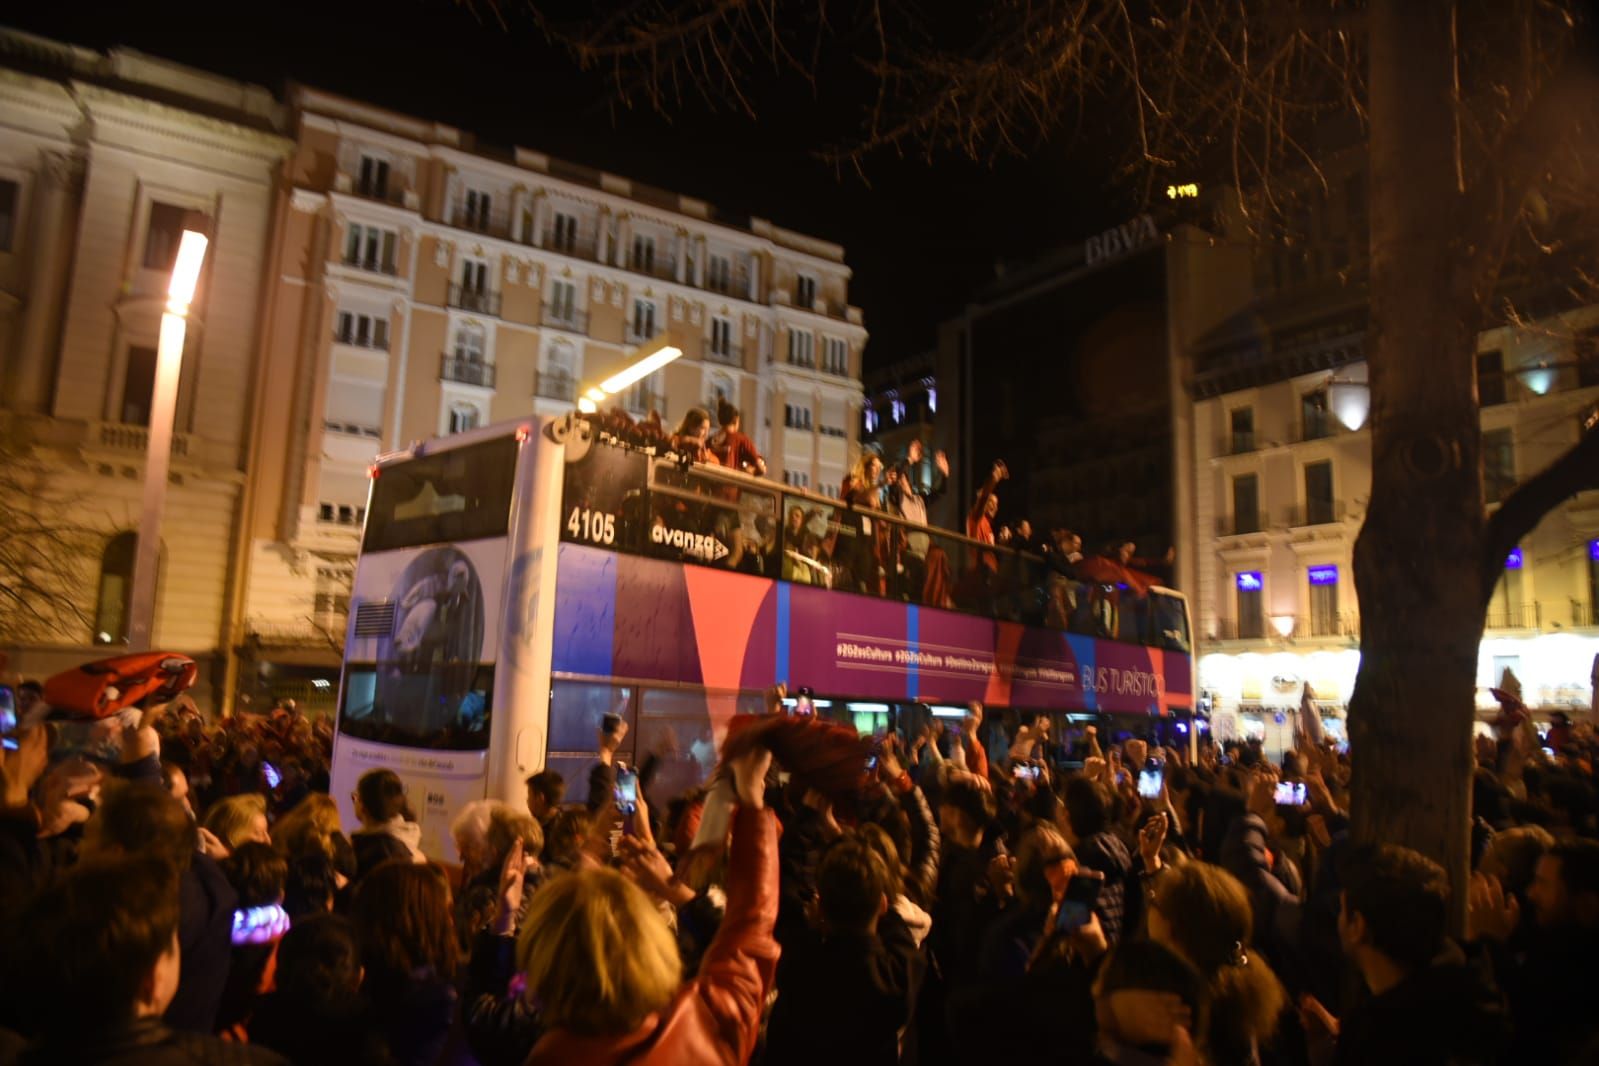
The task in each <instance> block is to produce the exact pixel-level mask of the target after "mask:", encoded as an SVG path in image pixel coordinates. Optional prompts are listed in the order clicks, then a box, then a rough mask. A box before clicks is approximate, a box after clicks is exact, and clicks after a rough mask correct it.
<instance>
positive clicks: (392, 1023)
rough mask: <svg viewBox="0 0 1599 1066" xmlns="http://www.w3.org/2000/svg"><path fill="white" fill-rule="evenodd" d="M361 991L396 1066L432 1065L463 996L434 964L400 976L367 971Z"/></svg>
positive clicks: (442, 1045)
mask: <svg viewBox="0 0 1599 1066" xmlns="http://www.w3.org/2000/svg"><path fill="white" fill-rule="evenodd" d="M361 995H362V996H363V997H364V998H365V999H366V1002H367V1005H368V1006H369V1007H370V1008H371V1011H372V1020H373V1021H374V1023H376V1025H377V1027H378V1029H379V1030H380V1031H381V1032H382V1034H383V1038H384V1040H385V1041H386V1042H387V1043H388V1046H389V1054H390V1055H391V1056H392V1057H393V1059H394V1061H395V1063H396V1064H397V1066H433V1064H434V1063H436V1062H438V1061H439V1054H440V1053H441V1052H442V1051H443V1050H444V1045H445V1043H446V1041H447V1040H448V1039H449V1036H450V1026H451V1025H452V1024H453V1023H454V1021H455V1011H456V1005H457V1004H458V1003H459V1001H460V996H459V994H458V993H457V992H456V990H455V985H454V984H453V983H451V982H449V981H446V980H443V979H442V978H440V977H439V976H437V975H436V974H435V973H434V972H433V970H432V968H431V967H427V968H423V969H419V970H417V971H415V972H414V973H409V974H397V973H390V972H385V971H373V970H370V969H369V970H367V972H366V978H365V979H364V980H363V981H362V982H361Z"/></svg>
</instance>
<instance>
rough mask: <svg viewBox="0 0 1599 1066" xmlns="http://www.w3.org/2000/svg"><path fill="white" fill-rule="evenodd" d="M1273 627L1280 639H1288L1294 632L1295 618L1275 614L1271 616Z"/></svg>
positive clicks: (1288, 615)
mask: <svg viewBox="0 0 1599 1066" xmlns="http://www.w3.org/2000/svg"><path fill="white" fill-rule="evenodd" d="M1271 627H1272V628H1273V629H1275V630H1276V631H1277V635H1278V636H1279V637H1283V638H1285V639H1286V638H1287V637H1288V635H1289V634H1290V633H1292V632H1293V631H1294V616H1293V615H1291V614H1274V615H1272V616H1271Z"/></svg>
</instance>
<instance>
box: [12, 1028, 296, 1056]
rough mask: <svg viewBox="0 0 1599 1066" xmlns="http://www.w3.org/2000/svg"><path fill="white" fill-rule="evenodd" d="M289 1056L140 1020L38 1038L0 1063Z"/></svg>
mask: <svg viewBox="0 0 1599 1066" xmlns="http://www.w3.org/2000/svg"><path fill="white" fill-rule="evenodd" d="M288 1061H289V1060H288V1059H285V1058H283V1056H281V1055H279V1054H277V1053H276V1052H274V1051H270V1050H268V1049H266V1048H258V1047H254V1046H252V1045H250V1044H231V1043H228V1042H227V1041H225V1040H221V1039H218V1038H217V1037H214V1036H211V1035H209V1034H202V1033H185V1032H179V1031H177V1030H173V1029H169V1028H167V1027H166V1026H165V1025H163V1024H161V1023H160V1022H158V1021H155V1020H153V1019H144V1020H143V1021H139V1022H135V1023H133V1024H131V1025H129V1026H126V1027H124V1028H121V1029H119V1030H117V1031H116V1032H115V1033H111V1034H106V1035H101V1036H94V1037H88V1036H85V1038H84V1039H83V1040H82V1041H81V1042H78V1041H74V1042H71V1043H64V1042H60V1041H54V1040H42V1041H40V1042H38V1043H36V1044H33V1045H31V1046H30V1047H28V1048H27V1049H26V1050H24V1051H23V1052H22V1053H21V1054H20V1055H18V1056H17V1057H16V1058H14V1059H0V1066H12V1064H13V1063H14V1064H15V1066H80V1064H87V1063H106V1064H114V1066H288Z"/></svg>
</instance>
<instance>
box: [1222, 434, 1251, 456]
mask: <svg viewBox="0 0 1599 1066" xmlns="http://www.w3.org/2000/svg"><path fill="white" fill-rule="evenodd" d="M1257 447H1258V445H1256V443H1255V434H1254V433H1253V432H1248V433H1246V432H1242V431H1238V432H1233V433H1229V434H1227V435H1226V436H1225V437H1223V438H1222V439H1221V446H1220V447H1219V448H1217V453H1218V454H1220V455H1248V454H1249V453H1250V452H1253V451H1255V449H1256V448H1257Z"/></svg>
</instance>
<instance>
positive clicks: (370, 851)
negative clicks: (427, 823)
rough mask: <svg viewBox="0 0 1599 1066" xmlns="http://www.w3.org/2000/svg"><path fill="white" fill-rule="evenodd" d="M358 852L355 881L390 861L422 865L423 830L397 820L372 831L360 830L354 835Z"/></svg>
mask: <svg viewBox="0 0 1599 1066" xmlns="http://www.w3.org/2000/svg"><path fill="white" fill-rule="evenodd" d="M350 846H351V847H353V848H354V849H355V879H356V880H357V881H359V880H361V879H362V878H363V877H365V876H366V875H367V874H369V873H371V872H372V868H373V867H375V866H379V865H381V864H383V863H385V862H388V861H389V860H390V859H399V860H400V861H402V862H422V861H423V860H424V856H423V854H422V827H421V826H420V825H418V824H417V823H415V822H408V821H406V820H405V819H404V818H399V817H396V818H394V819H392V820H391V821H389V822H386V823H384V824H383V825H380V826H376V827H375V828H372V829H357V830H356V831H355V832H353V833H351V834H350Z"/></svg>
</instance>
